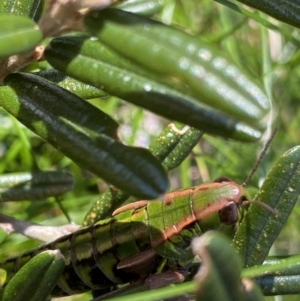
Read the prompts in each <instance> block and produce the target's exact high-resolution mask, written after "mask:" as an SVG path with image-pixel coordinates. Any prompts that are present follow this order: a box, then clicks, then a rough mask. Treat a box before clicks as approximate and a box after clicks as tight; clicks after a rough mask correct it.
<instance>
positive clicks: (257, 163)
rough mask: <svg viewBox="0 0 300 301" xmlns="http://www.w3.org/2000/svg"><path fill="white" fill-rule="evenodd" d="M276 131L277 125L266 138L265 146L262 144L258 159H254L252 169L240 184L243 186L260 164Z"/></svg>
mask: <svg viewBox="0 0 300 301" xmlns="http://www.w3.org/2000/svg"><path fill="white" fill-rule="evenodd" d="M277 131H278V127H276V128H275V129H274V131H273V132H272V135H271V137H270V138H269V139H268V141H267V142H266V144H265V146H264V148H263V150H262V152H261V154H260V155H259V157H258V159H257V161H256V163H255V165H254V167H253V168H252V170H251V172H250V174H249V176H248V177H247V179H246V180H245V182H244V183H243V184H242V186H243V187H245V186H246V185H247V184H248V183H249V181H250V180H251V179H252V177H253V175H254V173H255V172H256V170H257V168H258V167H259V165H260V163H261V161H262V159H263V158H264V156H265V155H266V152H267V151H268V149H269V147H270V144H271V142H272V140H273V139H274V137H275V135H276V133H277Z"/></svg>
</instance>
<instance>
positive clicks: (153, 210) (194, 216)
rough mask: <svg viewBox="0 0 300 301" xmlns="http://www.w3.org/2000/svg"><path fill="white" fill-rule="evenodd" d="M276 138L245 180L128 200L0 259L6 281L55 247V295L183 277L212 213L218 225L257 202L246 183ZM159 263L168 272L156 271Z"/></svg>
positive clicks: (234, 220)
mask: <svg viewBox="0 0 300 301" xmlns="http://www.w3.org/2000/svg"><path fill="white" fill-rule="evenodd" d="M273 136H274V134H273ZM273 136H272V137H271V139H272V138H273ZM271 139H270V140H269V142H268V143H267V144H266V146H265V148H264V150H263V152H262V154H261V156H260V157H259V159H258V161H257V164H256V165H255V167H254V169H253V171H252V172H251V174H250V176H249V177H248V178H247V180H246V181H245V182H244V183H243V184H242V185H240V184H237V183H235V182H233V181H231V180H230V179H228V178H225V177H222V178H218V179H217V180H215V181H214V182H213V183H204V184H201V185H199V186H197V187H194V188H188V189H183V190H180V191H175V192H171V193H168V194H166V195H165V197H164V201H161V200H156V201H143V200H142V201H137V202H134V203H130V204H127V205H125V206H123V207H121V208H119V209H117V210H116V211H115V212H114V213H113V215H112V217H111V218H108V219H105V220H101V221H98V222H97V223H95V224H93V225H91V226H89V227H85V228H82V229H80V230H78V231H76V232H74V233H72V234H69V235H66V236H63V237H61V238H59V239H57V240H55V241H53V242H50V243H48V244H45V245H42V246H41V247H39V248H37V249H35V250H31V251H27V252H25V253H24V254H22V255H20V256H18V257H14V258H10V259H8V260H7V261H5V262H3V263H1V264H0V268H1V269H3V270H5V271H6V272H7V277H6V281H5V283H4V286H5V285H6V284H7V282H8V281H9V280H10V279H11V278H12V276H13V275H14V274H15V273H17V272H18V271H19V269H20V268H21V267H22V266H24V265H25V264H26V263H27V262H28V261H29V260H30V259H31V258H33V257H34V256H36V255H37V254H39V253H41V252H43V251H47V250H56V249H59V250H60V251H61V252H62V254H63V255H64V257H65V262H66V265H65V268H64V271H63V273H62V275H61V276H60V278H59V280H58V282H57V285H56V286H55V287H54V289H53V291H52V293H51V296H52V297H60V296H66V295H74V294H78V293H82V292H85V291H90V290H92V291H94V290H100V291H101V293H106V292H108V291H111V290H114V289H115V288H116V287H117V286H118V285H120V284H126V283H132V282H135V281H137V280H139V279H143V280H144V281H145V282H144V283H145V285H146V286H147V287H148V288H153V287H158V286H164V285H167V284H169V283H174V282H181V281H183V280H184V278H185V276H186V267H187V266H188V264H189V263H190V262H191V261H192V260H193V257H194V256H193V254H192V251H191V247H190V242H191V239H192V238H193V237H197V236H200V235H201V234H202V233H203V232H205V231H207V230H208V229H211V228H212V227H211V223H208V222H207V219H213V220H214V228H218V227H219V226H220V225H222V224H225V225H230V226H232V225H235V224H236V223H237V222H238V220H239V209H240V208H241V207H242V206H244V205H246V204H249V202H254V201H248V195H247V191H246V189H245V185H246V183H247V182H248V181H249V180H250V179H251V177H252V175H253V173H254V172H255V170H256V169H257V166H258V165H259V163H260V161H261V160H262V158H263V156H264V155H265V153H266V151H267V149H268V147H269V144H270V141H271ZM270 210H271V209H270ZM216 220H217V222H216ZM160 266H163V273H161V274H154V275H153V273H155V272H156V270H157V269H158V267H160ZM164 271H165V273H164Z"/></svg>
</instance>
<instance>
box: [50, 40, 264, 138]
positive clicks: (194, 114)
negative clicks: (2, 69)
mask: <svg viewBox="0 0 300 301" xmlns="http://www.w3.org/2000/svg"><path fill="white" fill-rule="evenodd" d="M45 57H46V59H47V60H48V61H49V63H50V64H51V65H52V66H53V67H55V68H56V69H58V70H60V71H62V72H64V73H66V74H67V75H69V76H71V77H73V78H76V79H78V80H80V81H82V82H85V83H87V84H90V85H93V86H94V87H96V88H100V89H103V90H104V91H106V92H108V93H109V94H111V95H115V96H117V97H119V98H122V99H124V100H126V101H129V102H131V103H134V104H136V105H139V106H141V107H143V108H146V109H149V110H151V111H153V112H155V113H156V114H159V115H162V116H164V117H166V118H170V119H172V120H174V119H175V120H177V121H179V122H182V123H183V124H188V125H191V126H193V127H195V128H197V129H199V130H203V131H206V132H208V133H211V134H215V135H220V136H224V137H227V138H232V139H237V140H242V141H248V142H249V141H254V140H257V139H259V138H260V136H261V133H260V131H259V130H257V129H255V128H252V127H249V126H247V125H246V124H244V123H242V122H239V121H237V120H235V119H234V118H232V117H229V116H227V115H225V114H223V113H221V112H220V111H219V110H216V109H213V108H211V107H209V106H208V105H206V104H203V103H200V102H199V101H197V100H196V99H195V98H193V97H191V96H189V95H187V94H186V93H183V92H181V90H182V89H183V87H182V84H176V83H175V84H174V87H173V88H171V87H170V86H169V85H171V80H170V78H167V77H164V76H162V78H163V79H162V80H161V79H159V80H155V79H154V74H153V73H151V72H149V71H147V70H144V71H141V68H140V67H137V64H134V63H132V64H131V63H130V61H128V60H126V59H125V58H122V57H120V55H118V54H117V53H116V52H114V51H112V50H110V49H109V48H108V47H106V46H105V45H104V44H100V43H98V42H97V41H95V40H83V39H82V38H58V39H54V40H52V41H51V43H50V46H49V47H47V49H46V51H45ZM86 70H88V72H86ZM162 81H163V83H161V82H162ZM172 82H173V80H172ZM177 89H178V90H177ZM185 89H186V88H185Z"/></svg>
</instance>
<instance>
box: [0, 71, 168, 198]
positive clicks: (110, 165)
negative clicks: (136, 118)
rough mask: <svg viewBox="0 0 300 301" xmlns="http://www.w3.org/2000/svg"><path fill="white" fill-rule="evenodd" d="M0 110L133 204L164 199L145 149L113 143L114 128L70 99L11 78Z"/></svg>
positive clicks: (30, 80) (161, 177) (49, 87)
mask: <svg viewBox="0 0 300 301" xmlns="http://www.w3.org/2000/svg"><path fill="white" fill-rule="evenodd" d="M5 83H6V84H8V85H9V86H10V87H1V88H0V102H1V105H2V106H3V107H4V108H5V109H6V110H7V111H8V112H9V113H11V114H12V115H13V116H15V117H16V118H17V119H18V120H19V121H20V122H22V123H23V124H25V125H26V126H27V127H28V128H30V129H31V130H32V131H33V132H35V133H36V134H38V135H39V136H40V137H41V138H43V139H45V140H46V141H47V142H49V143H50V144H52V145H53V146H54V147H56V148H57V149H58V150H60V151H61V152H63V153H64V154H65V155H66V156H68V157H70V158H71V159H73V160H74V161H75V162H76V163H77V164H79V165H81V166H82V167H83V168H87V169H89V170H90V171H92V172H94V173H95V174H96V175H98V176H99V177H101V178H103V179H104V180H106V181H108V182H109V183H111V184H113V185H115V186H116V187H118V188H120V189H122V190H124V191H126V192H127V193H130V194H132V195H134V196H136V197H139V198H145V199H153V198H156V197H157V196H158V195H160V194H162V193H164V192H165V191H166V189H167V187H168V180H167V177H166V174H165V171H164V169H163V167H162V166H161V165H160V164H159V162H158V161H157V160H156V159H155V158H154V157H153V155H152V154H151V153H150V152H149V151H148V150H145V149H142V148H134V147H129V146H126V145H123V144H122V143H120V142H118V141H116V140H115V137H116V136H115V134H116V133H115V132H116V129H117V123H116V122H115V121H114V120H112V119H111V118H110V117H109V116H108V115H106V114H104V113H103V112H101V111H100V110H98V109H96V108H95V107H93V106H92V105H90V104H89V103H87V102H85V101H84V100H82V99H81V98H78V97H77V96H75V95H74V94H72V93H70V92H68V91H66V90H64V89H62V88H60V87H57V86H55V85H53V84H51V83H49V82H47V81H45V80H42V79H40V78H39V77H37V76H34V75H29V74H26V75H25V74H11V75H9V76H8V77H6V79H5Z"/></svg>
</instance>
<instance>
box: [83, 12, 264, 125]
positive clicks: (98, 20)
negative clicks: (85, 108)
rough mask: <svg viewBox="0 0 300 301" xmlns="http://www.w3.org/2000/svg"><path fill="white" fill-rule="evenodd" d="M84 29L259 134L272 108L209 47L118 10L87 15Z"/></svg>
mask: <svg viewBox="0 0 300 301" xmlns="http://www.w3.org/2000/svg"><path fill="white" fill-rule="evenodd" d="M85 24H86V26H87V28H88V30H89V31H90V32H91V33H92V34H94V35H96V36H97V37H98V38H99V40H100V41H102V42H104V43H105V44H107V45H108V46H109V47H111V48H112V49H114V50H115V51H117V52H118V53H120V54H122V55H124V56H125V57H127V58H128V59H130V60H132V61H134V62H136V63H138V64H140V65H141V66H144V67H145V68H147V69H149V70H152V71H154V72H156V73H157V74H161V75H168V76H170V77H175V78H176V79H177V80H178V81H180V82H184V83H185V84H186V85H187V86H188V87H189V88H190V89H189V90H188V92H187V93H188V94H189V95H190V96H194V97H195V98H197V99H198V102H199V103H205V104H207V105H208V106H210V107H212V108H215V109H218V110H220V111H222V112H224V113H226V114H228V115H230V116H232V117H234V118H237V119H238V120H242V121H245V122H247V123H248V124H250V125H252V126H254V127H255V128H257V129H259V124H260V122H261V118H262V117H263V116H265V115H266V113H267V112H268V110H269V108H270V104H269V100H268V98H267V96H266V94H265V93H264V91H263V90H262V89H261V88H260V87H259V86H258V85H256V84H255V81H254V79H253V78H251V77H250V76H249V75H248V74H246V72H244V71H243V70H241V69H240V68H238V67H237V66H235V64H234V63H233V62H232V61H230V60H229V59H228V58H226V57H225V56H224V55H223V54H222V53H219V52H218V50H217V49H214V48H213V47H212V46H211V45H207V44H205V43H203V42H201V41H200V40H199V39H196V38H194V37H192V36H189V35H187V34H185V33H184V32H182V31H179V30H177V29H175V28H172V27H171V26H166V25H164V24H162V23H159V22H157V21H154V20H151V19H149V18H144V17H141V16H138V15H135V14H132V13H129V12H124V11H121V10H117V9H106V10H104V11H97V12H91V13H90V14H89V15H87V17H86V18H85ZM124 45H126V47H124ZM122 46H123V47H122Z"/></svg>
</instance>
